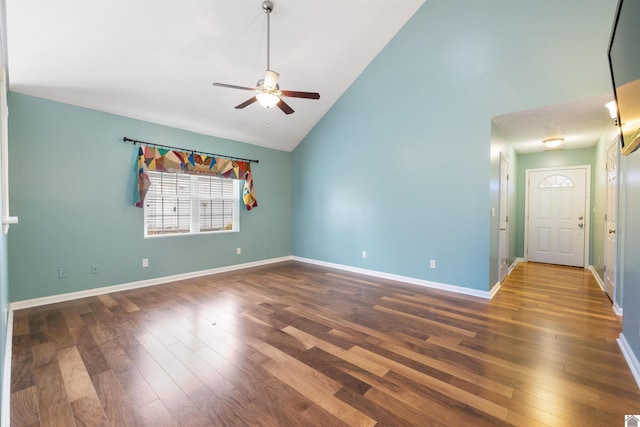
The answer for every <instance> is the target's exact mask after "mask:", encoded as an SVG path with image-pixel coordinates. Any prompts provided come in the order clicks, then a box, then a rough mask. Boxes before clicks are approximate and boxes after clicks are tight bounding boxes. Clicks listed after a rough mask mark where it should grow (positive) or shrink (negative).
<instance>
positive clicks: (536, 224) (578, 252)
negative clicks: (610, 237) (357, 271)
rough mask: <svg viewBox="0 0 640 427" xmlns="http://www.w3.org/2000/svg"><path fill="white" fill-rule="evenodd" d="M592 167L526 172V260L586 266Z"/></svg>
mask: <svg viewBox="0 0 640 427" xmlns="http://www.w3.org/2000/svg"><path fill="white" fill-rule="evenodd" d="M589 176H590V167H589V166H579V167H571V168H561V169H543V170H540V169H538V170H528V171H527V183H528V190H527V196H528V197H527V202H528V203H527V204H528V209H527V219H528V227H527V231H528V233H527V236H526V238H527V260H529V261H535V262H545V263H549V264H561V265H570V266H574V267H584V265H585V258H586V256H585V254H586V253H587V251H586V246H585V243H586V241H587V239H586V238H585V236H586V235H587V230H588V225H589V199H588V197H587V195H588V194H589V193H588V192H587V189H588V188H589V187H590V186H589V180H588V178H589Z"/></svg>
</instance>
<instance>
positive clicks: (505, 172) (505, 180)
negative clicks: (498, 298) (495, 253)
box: [498, 155, 509, 282]
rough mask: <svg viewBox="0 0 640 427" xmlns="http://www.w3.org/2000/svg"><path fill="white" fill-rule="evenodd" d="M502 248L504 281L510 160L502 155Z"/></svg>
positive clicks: (507, 239) (507, 245) (501, 277)
mask: <svg viewBox="0 0 640 427" xmlns="http://www.w3.org/2000/svg"><path fill="white" fill-rule="evenodd" d="M499 244H500V248H499V258H500V266H499V273H498V274H499V276H500V281H501V282H502V281H503V280H504V278H505V277H506V276H507V272H508V271H509V162H508V161H507V159H506V158H504V157H503V156H502V155H501V156H500V243H499Z"/></svg>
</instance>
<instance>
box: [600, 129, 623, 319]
mask: <svg viewBox="0 0 640 427" xmlns="http://www.w3.org/2000/svg"><path fill="white" fill-rule="evenodd" d="M619 138H620V137H618V136H617V137H615V138H614V139H613V141H611V143H610V144H609V145H608V146H607V168H606V170H605V173H606V178H607V179H606V181H607V185H606V186H605V204H607V205H608V203H609V197H611V196H613V198H614V202H615V203H614V204H613V210H614V212H613V217H614V220H613V221H614V222H615V224H616V227H615V228H616V229H615V230H614V235H613V239H614V247H613V254H612V256H613V260H608V255H607V254H608V250H607V245H608V242H607V240H608V239H609V230H608V228H609V224H608V222H609V221H610V219H609V218H605V221H604V230H603V231H604V244H605V248H604V259H603V261H604V262H603V264H604V267H605V269H606V267H607V264H609V265H610V266H613V271H608V269H606V270H605V272H604V277H603V280H604V283H605V291H606V290H607V280H608V279H609V277H611V278H612V280H611V281H612V282H613V286H614V287H613V289H614V290H613V295H609V296H610V297H611V300H612V302H613V306H614V308H615V307H617V306H618V305H617V303H616V297H617V294H618V286H617V285H618V284H617V281H618V275H617V271H616V268H617V265H618V235H617V228H618V203H619V197H620V195H619V188H620V140H619ZM611 148H614V149H617V155H616V159H615V162H616V163H615V168H616V173H615V176H616V185H615V188H614V189H613V195H610V194H609V150H610V149H611ZM607 210H608V209H607V207H605V216H606V215H607ZM607 261H611V262H610V263H608V262H607ZM616 312H617V311H616ZM618 314H620V313H618Z"/></svg>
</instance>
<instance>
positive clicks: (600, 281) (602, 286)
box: [587, 265, 605, 292]
mask: <svg viewBox="0 0 640 427" xmlns="http://www.w3.org/2000/svg"><path fill="white" fill-rule="evenodd" d="M587 269H588V270H589V271H590V272H591V274H593V278H594V279H596V282H598V286H600V289H602V292H605V290H604V282H603V281H602V279H601V278H600V275H599V274H598V271H597V270H596V269H595V267H594V266H593V265H589V266H588V267H587Z"/></svg>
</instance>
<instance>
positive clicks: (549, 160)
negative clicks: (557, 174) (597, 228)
mask: <svg viewBox="0 0 640 427" xmlns="http://www.w3.org/2000/svg"><path fill="white" fill-rule="evenodd" d="M595 160H596V148H595V147H590V148H582V149H578V150H549V151H543V152H540V153H532V154H519V155H518V172H517V173H518V177H517V181H518V184H517V185H518V190H517V193H518V208H517V211H518V217H517V222H516V228H517V243H516V244H517V247H518V256H519V257H521V258H524V227H525V221H524V216H525V209H524V205H525V203H524V202H525V198H526V188H525V186H526V172H527V169H544V168H556V167H564V166H581V165H589V166H591V190H592V193H591V197H590V199H589V201H590V217H589V220H590V221H589V227H590V232H589V264H591V259H592V255H593V236H594V227H593V221H594V215H593V201H594V197H593V189H594V182H593V181H594V169H595V167H594V166H595Z"/></svg>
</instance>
